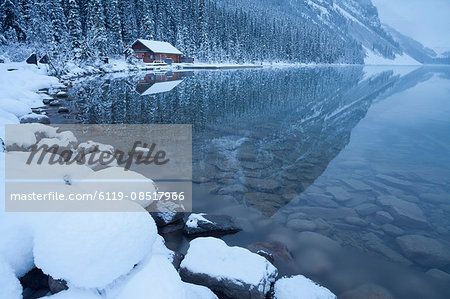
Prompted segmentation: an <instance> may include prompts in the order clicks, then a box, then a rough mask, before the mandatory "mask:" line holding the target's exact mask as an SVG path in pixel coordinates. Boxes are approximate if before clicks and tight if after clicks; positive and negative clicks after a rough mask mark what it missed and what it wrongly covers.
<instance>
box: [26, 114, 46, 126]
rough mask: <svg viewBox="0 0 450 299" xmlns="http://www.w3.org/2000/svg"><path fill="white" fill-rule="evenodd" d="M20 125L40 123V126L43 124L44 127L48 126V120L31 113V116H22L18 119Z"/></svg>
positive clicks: (44, 116)
mask: <svg viewBox="0 0 450 299" xmlns="http://www.w3.org/2000/svg"><path fill="white" fill-rule="evenodd" d="M20 123H21V124H28V123H40V124H44V125H49V124H50V118H48V116H47V115H42V114H36V113H31V114H27V115H24V116H22V117H21V118H20Z"/></svg>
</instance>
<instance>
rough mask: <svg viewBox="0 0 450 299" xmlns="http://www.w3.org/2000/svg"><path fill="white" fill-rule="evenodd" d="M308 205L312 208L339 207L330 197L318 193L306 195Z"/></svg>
mask: <svg viewBox="0 0 450 299" xmlns="http://www.w3.org/2000/svg"><path fill="white" fill-rule="evenodd" d="M306 196H307V200H308V203H309V204H310V205H312V206H319V207H325V208H337V207H338V206H339V205H338V204H337V203H336V202H335V201H334V200H333V197H332V196H329V195H326V194H320V193H308V194H307V195H306Z"/></svg>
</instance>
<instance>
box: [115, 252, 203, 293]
mask: <svg viewBox="0 0 450 299" xmlns="http://www.w3.org/2000/svg"><path fill="white" fill-rule="evenodd" d="M130 298H133V299H141V298H142V299H148V298H157V299H184V298H186V294H185V289H184V283H183V282H182V281H181V278H180V276H179V275H178V273H177V271H176V270H175V268H174V267H173V266H172V264H171V263H170V262H169V261H168V260H167V259H166V258H165V257H164V256H160V255H155V256H153V257H152V258H151V259H150V260H149V261H148V262H147V264H146V265H144V266H143V267H142V269H140V270H139V271H138V272H137V273H135V274H134V275H132V277H130V278H129V280H128V281H127V282H126V283H125V285H124V286H123V287H122V289H121V291H120V292H119V295H118V296H117V299H130ZM198 298H201V297H198Z"/></svg>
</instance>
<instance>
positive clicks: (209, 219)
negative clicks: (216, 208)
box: [184, 214, 242, 237]
mask: <svg viewBox="0 0 450 299" xmlns="http://www.w3.org/2000/svg"><path fill="white" fill-rule="evenodd" d="M241 230H242V228H241V227H240V226H238V225H237V224H236V223H235V221H234V219H233V218H232V217H230V216H227V215H207V214H191V215H190V216H189V218H188V220H187V221H186V225H185V227H184V233H185V234H186V235H187V236H190V237H194V236H219V235H225V234H234V233H237V232H239V231H241Z"/></svg>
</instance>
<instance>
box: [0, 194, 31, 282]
mask: <svg viewBox="0 0 450 299" xmlns="http://www.w3.org/2000/svg"><path fill="white" fill-rule="evenodd" d="M2 196H3V195H2ZM0 236H1V237H0V259H3V260H4V261H5V262H6V263H7V264H9V266H10V267H11V268H12V270H13V271H14V273H15V275H16V276H17V277H22V276H23V275H25V274H26V273H27V272H28V271H30V270H31V269H32V268H33V267H34V260H33V234H32V231H31V229H30V228H29V227H28V226H27V224H24V223H23V221H21V218H20V217H19V218H18V217H17V215H15V214H9V213H2V214H1V215H0Z"/></svg>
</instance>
